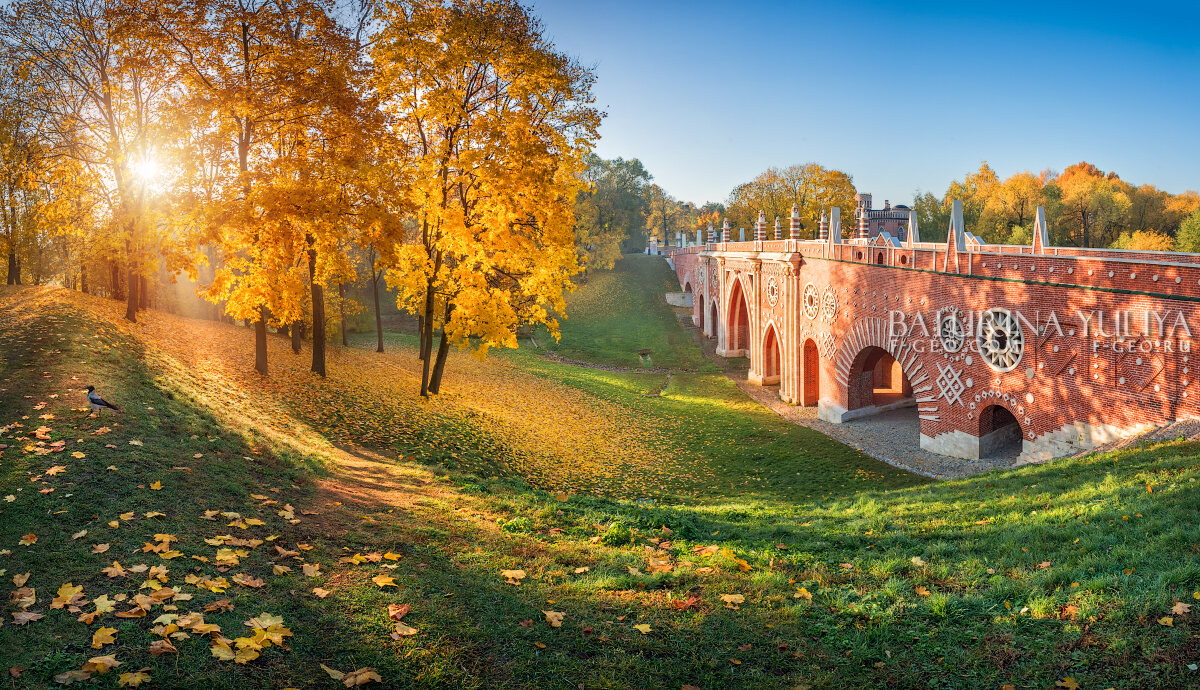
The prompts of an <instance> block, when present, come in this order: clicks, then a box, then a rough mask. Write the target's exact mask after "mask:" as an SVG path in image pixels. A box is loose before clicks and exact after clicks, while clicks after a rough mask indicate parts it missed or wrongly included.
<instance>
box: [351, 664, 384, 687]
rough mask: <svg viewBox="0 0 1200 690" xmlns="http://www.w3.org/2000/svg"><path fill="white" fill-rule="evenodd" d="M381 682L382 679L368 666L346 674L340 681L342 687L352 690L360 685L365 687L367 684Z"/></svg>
mask: <svg viewBox="0 0 1200 690" xmlns="http://www.w3.org/2000/svg"><path fill="white" fill-rule="evenodd" d="M382 682H383V678H380V677H379V674H378V673H376V672H375V669H373V668H371V667H370V666H366V667H363V668H359V669H355V670H353V671H351V672H349V673H347V674H346V677H345V678H343V679H342V685H344V686H346V687H348V688H354V687H358V686H360V685H366V684H368V683H382Z"/></svg>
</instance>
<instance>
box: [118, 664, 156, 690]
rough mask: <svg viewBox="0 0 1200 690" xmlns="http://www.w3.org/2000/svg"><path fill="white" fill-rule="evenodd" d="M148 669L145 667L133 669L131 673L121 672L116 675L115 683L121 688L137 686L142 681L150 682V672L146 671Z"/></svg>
mask: <svg viewBox="0 0 1200 690" xmlns="http://www.w3.org/2000/svg"><path fill="white" fill-rule="evenodd" d="M149 670H150V668H149V667H146V668H143V669H142V670H140V671H133V672H132V673H122V674H121V675H120V676H118V677H117V684H118V685H120V686H121V687H123V688H125V687H129V688H136V687H137V686H139V685H141V684H142V683H149V682H150V674H149V673H147V671H149Z"/></svg>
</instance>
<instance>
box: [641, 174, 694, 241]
mask: <svg viewBox="0 0 1200 690" xmlns="http://www.w3.org/2000/svg"><path fill="white" fill-rule="evenodd" d="M642 197H643V199H644V200H645V205H644V206H643V208H642V218H643V226H644V227H645V229H646V233H645V234H646V238H647V240H649V239H651V238H656V239H658V241H659V244H661V245H669V244H671V243H672V242H675V241H676V240H677V239H678V238H679V237H680V233H681V232H682V231H683V229H684V228H685V227H686V226H687V222H686V220H685V219H684V215H685V212H684V209H683V207H682V206H681V205H680V203H679V200H678V199H676V198H675V197H673V196H671V194H670V193H668V192H667V190H665V189H663V188H662V187H660V186H658V185H657V184H654V183H653V182H651V183H650V184H648V185H646V186H645V187H643V188H642Z"/></svg>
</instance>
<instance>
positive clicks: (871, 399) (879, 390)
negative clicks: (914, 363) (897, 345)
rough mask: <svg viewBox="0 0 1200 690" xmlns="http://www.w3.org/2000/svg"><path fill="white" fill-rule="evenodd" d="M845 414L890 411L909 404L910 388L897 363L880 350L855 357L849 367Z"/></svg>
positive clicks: (910, 398)
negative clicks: (860, 411)
mask: <svg viewBox="0 0 1200 690" xmlns="http://www.w3.org/2000/svg"><path fill="white" fill-rule="evenodd" d="M849 384H850V389H849V391H848V392H849V395H848V400H847V402H848V403H849V404H848V405H846V409H847V410H857V409H859V408H865V407H879V408H884V407H886V408H889V409H890V408H891V407H900V406H903V405H905V404H908V403H911V402H912V384H911V383H909V381H908V377H907V376H905V375H904V371H903V370H902V369H901V368H900V363H899V362H897V361H896V358H894V357H892V356H891V355H890V354H889V353H888V352H887V351H886V350H884V349H883V348H880V347H874V346H871V347H868V348H866V349H864V350H863V351H862V352H860V353H858V357H855V358H854V364H853V365H851V367H850V377H849Z"/></svg>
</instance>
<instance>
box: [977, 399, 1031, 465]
mask: <svg viewBox="0 0 1200 690" xmlns="http://www.w3.org/2000/svg"><path fill="white" fill-rule="evenodd" d="M1023 439H1024V435H1023V433H1022V431H1021V423H1020V422H1018V421H1017V418H1016V417H1015V416H1014V415H1013V413H1012V412H1010V411H1009V410H1008V408H1006V407H1004V406H1003V405H988V406H987V407H985V408H983V409H982V410H980V411H979V457H981V458H999V457H1016V456H1017V455H1020V454H1021V447H1022V445H1023V444H1022V441H1023Z"/></svg>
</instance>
